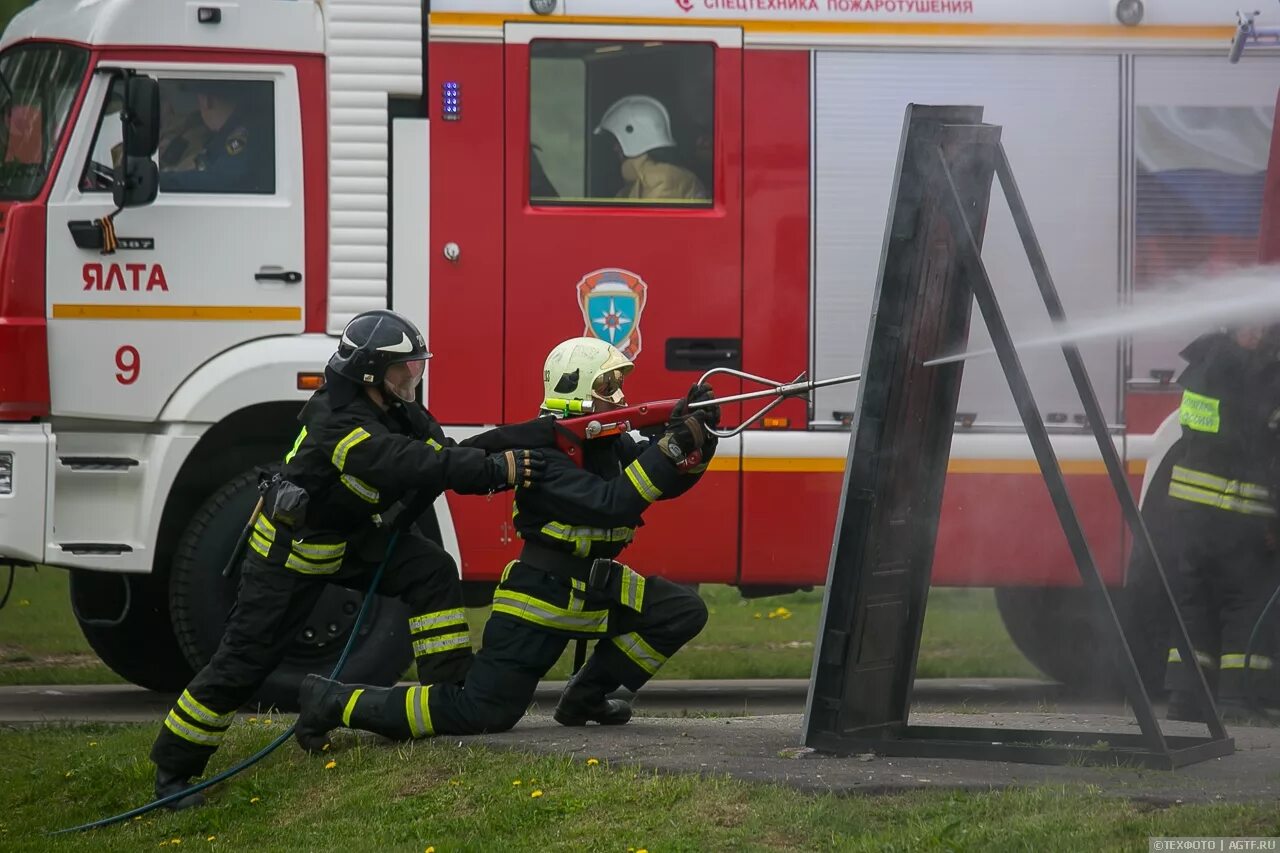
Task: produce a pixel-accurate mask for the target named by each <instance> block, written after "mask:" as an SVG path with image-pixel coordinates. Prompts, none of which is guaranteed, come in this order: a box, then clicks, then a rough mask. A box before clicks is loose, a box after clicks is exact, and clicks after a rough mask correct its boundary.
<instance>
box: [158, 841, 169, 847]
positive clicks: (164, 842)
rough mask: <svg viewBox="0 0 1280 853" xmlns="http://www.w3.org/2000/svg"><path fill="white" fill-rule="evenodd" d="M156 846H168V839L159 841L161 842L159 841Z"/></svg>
mask: <svg viewBox="0 0 1280 853" xmlns="http://www.w3.org/2000/svg"><path fill="white" fill-rule="evenodd" d="M156 846H157V847H168V846H169V842H168V841H161V842H160V843H159V844H157V845H156Z"/></svg>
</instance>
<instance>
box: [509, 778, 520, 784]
mask: <svg viewBox="0 0 1280 853" xmlns="http://www.w3.org/2000/svg"><path fill="white" fill-rule="evenodd" d="M511 784H512V785H519V784H520V780H519V779H516V780H514V781H512V783H511Z"/></svg>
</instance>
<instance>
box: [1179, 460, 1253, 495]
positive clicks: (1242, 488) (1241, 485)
mask: <svg viewBox="0 0 1280 853" xmlns="http://www.w3.org/2000/svg"><path fill="white" fill-rule="evenodd" d="M1173 479H1174V480H1175V481H1176V482H1179V483H1187V484H1188V485H1192V486H1200V487H1201V488H1205V489H1212V490H1213V491H1215V492H1219V493H1221V494H1224V495H1239V496H1240V497H1242V498H1251V499H1253V500H1259V501H1265V500H1270V498H1271V490H1270V489H1268V488H1267V487H1266V486H1260V485H1258V484H1257V483H1246V482H1244V481H1243V480H1228V479H1226V478H1225V477H1218V476H1215V475H1213V474H1209V473H1207V472H1205V471H1196V470H1194V469H1192V468H1183V467H1182V466H1181V465H1174V466H1173Z"/></svg>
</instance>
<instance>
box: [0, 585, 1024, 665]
mask: <svg viewBox="0 0 1280 853" xmlns="http://www.w3.org/2000/svg"><path fill="white" fill-rule="evenodd" d="M4 580H5V577H4V576H0V583H3V582H4ZM700 593H701V595H702V597H703V599H704V600H705V601H706V602H707V608H708V610H709V611H710V619H709V620H708V623H707V627H706V628H705V629H703V631H702V633H701V634H700V635H699V636H698V637H697V638H696V639H695V640H694V641H693V642H692V643H690V644H689V645H688V646H686V647H685V648H684V649H683V650H681V652H680V653H679V654H677V655H676V656H675V657H673V658H672V659H671V661H670V663H668V664H667V666H665V667H664V668H663V670H662V677H663V678H808V677H809V673H810V668H811V665H812V661H813V642H814V638H815V637H816V636H817V631H818V622H819V618H820V616H821V611H822V590H821V589H815V590H813V591H812V592H797V593H792V594H790V595H779V596H773V597H770V598H763V599H755V600H745V599H743V598H742V597H741V596H740V595H739V594H738V591H737V590H736V589H734V588H732V587H727V586H711V585H704V586H702V587H701V589H700ZM487 616H488V610H487V609H477V610H472V611H470V612H469V614H468V618H469V621H470V623H471V628H472V634H473V637H474V638H475V640H476V642H477V644H478V643H479V639H480V632H481V630H482V629H483V626H484V620H485V619H486V618H487ZM571 663H572V645H570V648H569V650H567V651H566V652H565V656H564V657H563V658H562V659H561V660H560V662H559V663H558V664H557V665H556V667H555V668H554V669H553V670H552V671H551V673H550V674H549V676H548V677H549V678H556V679H561V678H567V677H568V675H569V672H570V668H571ZM918 673H919V675H920V676H921V677H923V678H934V677H976V676H988V677H996V676H1023V677H1035V676H1037V675H1038V673H1037V671H1036V670H1035V668H1034V667H1032V666H1031V664H1029V663H1027V661H1026V659H1025V658H1023V657H1022V655H1021V653H1019V652H1018V650H1017V649H1016V648H1015V647H1014V645H1013V643H1012V641H1011V640H1010V639H1009V637H1008V635H1007V634H1006V633H1005V630H1004V626H1003V625H1002V624H1001V622H1000V616H999V614H998V613H997V612H996V608H995V602H994V600H993V597H992V594H991V591H990V590H987V589H937V590H934V591H933V593H932V595H931V600H930V605H929V607H928V609H927V610H926V615H925V627H924V635H923V639H922V642H921V652H920V661H919V666H918ZM410 677H416V676H413V675H412V672H411V673H410ZM120 680H121V679H120V678H119V677H117V676H116V675H115V674H114V673H112V672H111V671H110V670H109V669H107V668H106V667H105V666H104V665H103V664H101V663H100V662H99V661H98V659H97V657H96V656H95V655H94V653H93V651H92V650H91V649H90V648H89V646H88V644H87V643H86V642H85V640H84V637H83V635H82V634H81V633H80V629H79V627H78V626H77V625H76V621H75V618H74V617H73V615H72V613H71V606H70V604H69V599H68V597H67V573H66V572H64V571H62V570H59V569H48V568H46V569H41V570H40V571H35V570H32V569H19V570H18V577H17V581H16V583H15V586H14V591H13V596H12V597H11V599H10V601H9V605H8V606H7V607H6V608H5V609H4V610H3V611H0V684H57V683H75V684H93V683H108V682H116V683H118V682H120Z"/></svg>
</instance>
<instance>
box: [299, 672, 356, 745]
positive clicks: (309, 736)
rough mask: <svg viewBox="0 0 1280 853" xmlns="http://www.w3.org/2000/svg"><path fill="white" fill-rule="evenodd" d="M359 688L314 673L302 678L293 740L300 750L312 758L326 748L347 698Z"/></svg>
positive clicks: (339, 720) (340, 717) (339, 722)
mask: <svg viewBox="0 0 1280 853" xmlns="http://www.w3.org/2000/svg"><path fill="white" fill-rule="evenodd" d="M357 687H359V685H351V684H342V683H341V682H338V681H330V680H329V679H327V678H324V677H323V676H319V675H315V674H314V673H313V674H311V675H308V676H307V677H306V678H304V679H302V686H301V687H299V688H298V707H299V711H298V724H297V726H296V727H295V728H294V730H293V737H294V739H295V740H297V741H298V746H300V747H302V749H303V751H305V752H309V753H311V754H312V755H316V754H318V753H321V752H324V751H325V749H326V748H327V747H328V746H329V732H330V730H332V729H336V728H337V727H338V726H341V725H342V711H343V709H344V708H345V707H346V703H347V699H349V698H350V697H351V693H352V691H354V690H355V689H356V688H357Z"/></svg>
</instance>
